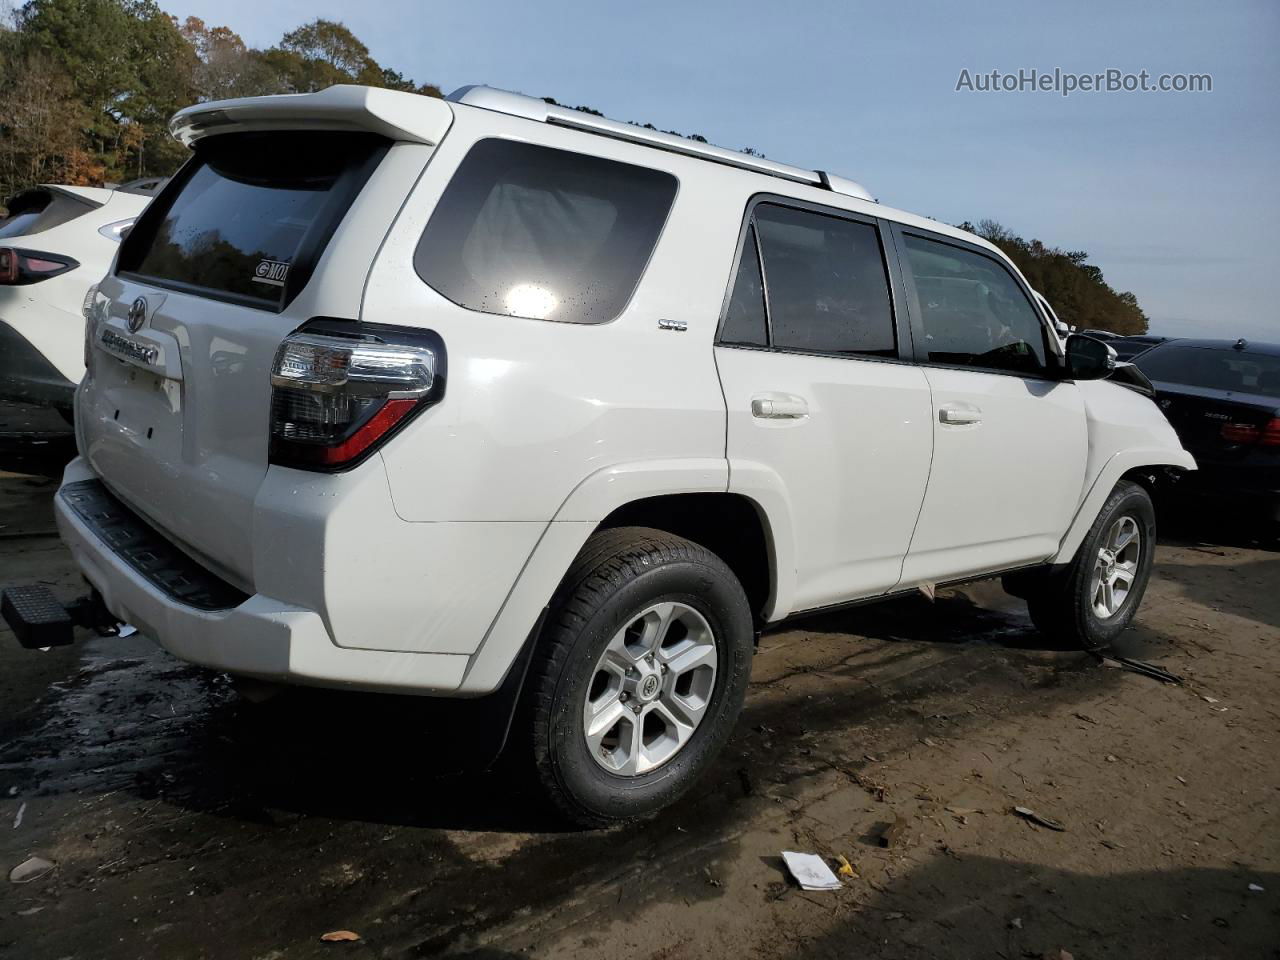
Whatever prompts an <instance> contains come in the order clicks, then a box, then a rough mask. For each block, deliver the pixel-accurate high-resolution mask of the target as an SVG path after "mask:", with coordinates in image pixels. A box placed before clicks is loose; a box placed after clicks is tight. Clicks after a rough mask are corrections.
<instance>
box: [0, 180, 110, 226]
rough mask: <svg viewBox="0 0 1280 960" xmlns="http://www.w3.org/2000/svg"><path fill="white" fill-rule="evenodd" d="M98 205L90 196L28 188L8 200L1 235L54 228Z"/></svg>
mask: <svg viewBox="0 0 1280 960" xmlns="http://www.w3.org/2000/svg"><path fill="white" fill-rule="evenodd" d="M96 206H97V204H95V203H94V202H93V201H91V200H82V199H80V198H79V197H72V196H68V195H67V194H65V193H50V192H49V191H47V190H28V191H26V192H25V193H21V194H19V195H18V196H16V197H14V198H13V199H12V200H10V201H9V216H7V217H5V218H4V219H2V220H0V237H21V236H25V235H26V234H29V233H41V232H42V231H45V230H51V229H53V228H54V227H58V226H61V225H62V224H64V223H69V222H70V221H72V220H74V219H75V218H76V217H80V216H84V214H86V213H88V212H89V211H90V210H93V209H95V207H96Z"/></svg>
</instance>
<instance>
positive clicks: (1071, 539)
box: [1049, 447, 1196, 566]
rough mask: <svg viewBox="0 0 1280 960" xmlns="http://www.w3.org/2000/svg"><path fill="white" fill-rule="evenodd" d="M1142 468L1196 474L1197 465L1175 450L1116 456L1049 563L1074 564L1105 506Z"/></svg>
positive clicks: (1100, 475)
mask: <svg viewBox="0 0 1280 960" xmlns="http://www.w3.org/2000/svg"><path fill="white" fill-rule="evenodd" d="M1139 467H1178V468H1180V469H1182V470H1194V469H1196V461H1195V458H1194V457H1192V456H1191V454H1189V453H1187V451H1186V450H1171V449H1169V448H1168V447H1164V448H1158V449H1154V450H1148V449H1136V450H1121V451H1120V452H1119V453H1116V454H1114V455H1113V456H1112V457H1111V459H1110V460H1108V461H1107V462H1106V463H1105V464H1103V467H1102V469H1101V470H1099V471H1098V475H1097V477H1096V478H1095V479H1094V481H1093V485H1092V486H1091V487H1090V488H1089V492H1088V493H1087V494H1086V495H1085V497H1084V499H1083V500H1082V501H1081V503H1080V507H1079V508H1078V509H1077V510H1076V515H1075V518H1074V519H1073V520H1072V521H1071V526H1070V527H1068V528H1067V534H1066V536H1064V537H1063V538H1062V540H1061V542H1060V543H1059V544H1058V552H1057V553H1056V554H1054V556H1053V557H1052V558H1051V559H1050V560H1049V563H1051V564H1053V565H1055V566H1057V565H1060V564H1066V563H1070V562H1071V559H1072V557H1074V556H1075V554H1076V551H1077V550H1079V549H1080V544H1081V543H1083V542H1084V538H1085V535H1086V534H1087V533H1088V532H1089V528H1090V527H1092V526H1093V522H1094V520H1096V519H1097V518H1098V513H1099V511H1101V510H1102V505H1103V504H1104V503H1105V502H1106V500H1107V497H1109V496H1111V491H1112V490H1114V489H1115V486H1116V484H1117V483H1118V482H1119V481H1120V478H1121V477H1123V476H1124V475H1125V474H1126V473H1128V472H1129V471H1130V470H1136V469H1137V468H1139Z"/></svg>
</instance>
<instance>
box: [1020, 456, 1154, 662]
mask: <svg viewBox="0 0 1280 960" xmlns="http://www.w3.org/2000/svg"><path fill="white" fill-rule="evenodd" d="M1155 545H1156V516H1155V508H1154V507H1153V506H1152V504H1151V497H1150V496H1149V495H1148V494H1147V491H1146V490H1144V489H1143V488H1142V487H1140V486H1138V485H1137V484H1136V483H1130V482H1129V481H1127V480H1122V481H1120V483H1118V484H1117V485H1116V488H1115V490H1113V491H1112V493H1111V496H1110V497H1108V498H1107V502H1106V503H1105V504H1103V507H1102V510H1101V511H1099V513H1098V518H1097V519H1096V520H1095V521H1094V523H1093V526H1092V527H1091V528H1090V530H1089V533H1088V535H1087V536H1085V538H1084V541H1083V542H1082V543H1081V544H1080V548H1079V549H1078V550H1077V551H1076V555H1075V557H1073V558H1072V561H1071V563H1070V565H1069V566H1068V567H1067V568H1066V569H1065V570H1064V571H1061V572H1060V573H1056V574H1054V575H1051V576H1046V577H1044V578H1043V580H1042V581H1041V582H1039V583H1037V584H1035V585H1034V586H1031V585H1030V584H1026V585H1020V586H1023V589H1024V591H1025V592H1024V595H1025V596H1026V599H1027V609H1028V611H1029V612H1030V614H1031V620H1032V622H1033V623H1035V625H1036V628H1037V629H1038V630H1039V631H1040V632H1041V633H1043V634H1045V635H1046V636H1049V637H1051V638H1053V639H1055V640H1059V641H1061V642H1063V643H1064V644H1071V645H1078V646H1081V647H1084V648H1085V649H1086V650H1097V649H1100V648H1102V647H1105V646H1107V645H1109V644H1110V643H1111V642H1112V641H1113V640H1114V639H1115V638H1116V637H1117V636H1119V634H1120V632H1121V631H1123V630H1124V629H1125V628H1126V627H1128V626H1129V624H1130V623H1131V622H1132V621H1133V617H1134V614H1135V613H1137V610H1138V605H1139V604H1140V603H1141V602H1142V596H1143V594H1144V593H1145V592H1146V589H1147V581H1148V580H1149V579H1150V577H1151V566H1152V563H1153V562H1154V559H1155Z"/></svg>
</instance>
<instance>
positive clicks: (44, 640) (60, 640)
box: [0, 585, 122, 650]
mask: <svg viewBox="0 0 1280 960" xmlns="http://www.w3.org/2000/svg"><path fill="white" fill-rule="evenodd" d="M0 616H3V617H4V622H5V623H7V624H8V625H9V629H10V630H12V631H13V635H14V636H15V637H17V638H18V643H20V644H22V645H23V646H24V647H26V648H27V649H28V650H41V649H43V648H45V647H65V646H67V645H68V644H71V643H74V642H75V628H76V627H88V628H89V629H91V630H95V631H97V632H98V633H99V634H102V635H103V636H115V635H116V634H118V633H119V632H120V627H121V626H122V625H121V624H120V622H119V621H117V620H116V618H115V617H113V616H112V615H111V614H110V613H109V612H108V611H107V608H106V607H105V606H104V605H103V603H102V597H101V596H100V595H99V594H98V593H97V592H96V591H95V592H93V593H91V594H89V595H88V596H84V597H81V598H80V599H78V600H74V601H72V602H71V603H70V604H67V605H64V604H63V603H62V602H61V601H60V600H59V599H58V598H57V597H56V596H54V594H53V591H52V590H50V589H49V588H48V587H42V586H39V585H33V586H28V587H8V588H7V589H5V591H4V595H3V597H0Z"/></svg>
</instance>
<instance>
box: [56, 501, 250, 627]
mask: <svg viewBox="0 0 1280 960" xmlns="http://www.w3.org/2000/svg"><path fill="white" fill-rule="evenodd" d="M58 496H60V497H61V498H62V500H63V502H64V503H66V505H67V506H69V507H70V508H71V509H72V511H74V512H75V514H76V516H77V517H79V518H80V520H81V521H82V522H83V523H84V524H85V526H87V527H88V528H89V529H90V530H91V531H93V534H94V535H95V536H96V537H97V538H98V539H99V540H101V541H102V542H103V543H105V544H106V545H107V546H108V547H110V548H111V550H112V552H113V553H115V555H116V556H118V557H119V558H120V559H121V560H123V561H125V563H127V564H129V566H131V567H132V568H133V569H134V570H136V571H137V572H138V573H140V574H141V575H142V576H143V577H145V578H146V579H147V580H148V581H150V583H151V584H152V585H153V586H155V587H156V588H158V589H159V590H161V591H162V592H164V593H165V594H166V595H168V596H169V597H171V598H172V599H174V600H177V601H178V602H179V603H184V604H186V605H187V606H189V607H195V608H197V609H199V610H229V609H231V608H232V607H238V606H240V604H242V603H244V602H245V601H246V600H248V599H249V595H248V594H247V593H245V592H243V591H242V590H239V589H237V588H236V587H233V586H232V585H231V584H229V583H227V582H226V581H225V580H223V579H221V578H220V577H218V576H217V575H216V574H214V573H211V572H210V571H209V570H207V569H205V568H204V567H203V566H201V565H200V564H199V563H197V562H196V561H195V560H193V559H191V558H190V557H189V556H187V555H186V554H185V553H183V552H182V551H181V550H179V549H178V548H177V547H175V546H174V545H173V544H172V543H170V542H169V541H168V540H166V539H165V538H164V537H162V536H161V535H160V534H159V533H157V532H156V531H155V530H153V529H152V528H151V527H150V526H148V525H147V523H146V521H144V520H143V519H142V518H141V517H139V516H138V515H137V514H136V513H134V512H133V511H132V510H130V509H129V508H128V507H126V506H125V505H124V504H123V503H121V502H120V501H119V500H117V499H116V498H115V497H114V496H112V495H111V493H110V491H108V490H107V488H106V487H104V486H103V485H102V483H101V482H100V481H98V480H81V481H79V482H77V483H69V484H67V485H66V486H64V487H63V488H62V489H61V490H60V491H59V492H58Z"/></svg>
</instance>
